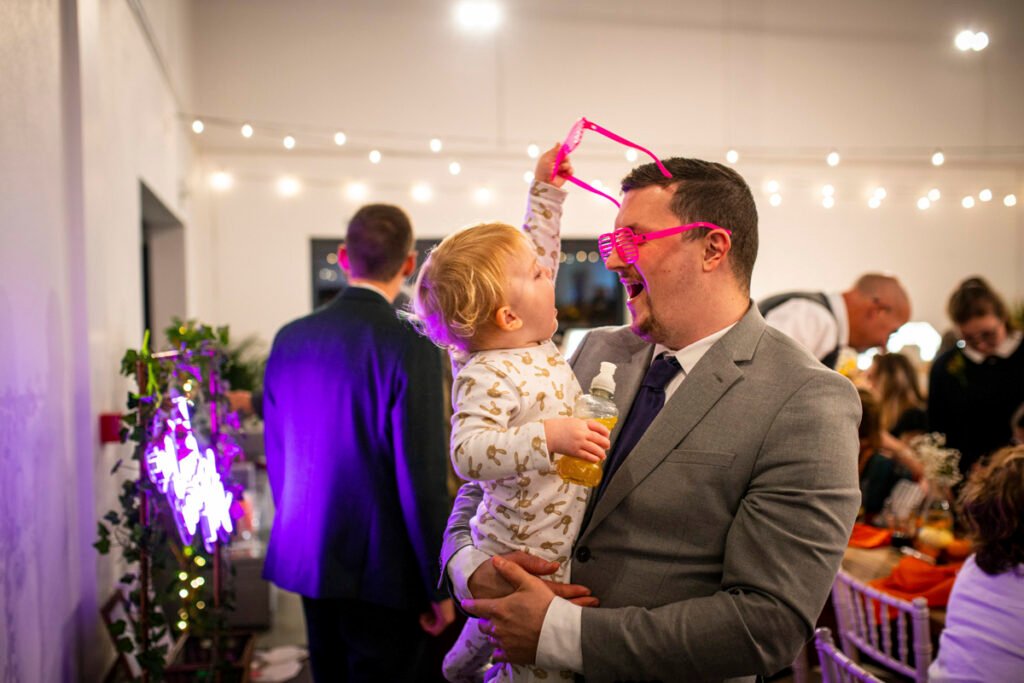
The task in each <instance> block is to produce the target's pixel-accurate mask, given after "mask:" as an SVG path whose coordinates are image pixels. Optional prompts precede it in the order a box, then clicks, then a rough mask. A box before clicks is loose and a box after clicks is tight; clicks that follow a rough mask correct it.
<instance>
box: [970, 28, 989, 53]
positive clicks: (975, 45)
mask: <svg viewBox="0 0 1024 683" xmlns="http://www.w3.org/2000/svg"><path fill="white" fill-rule="evenodd" d="M986 47H988V34H987V33H985V32H984V31H978V32H977V33H975V34H974V37H973V38H972V39H971V49H972V50H974V51H975V52H981V51H982V50H984V49H985V48H986Z"/></svg>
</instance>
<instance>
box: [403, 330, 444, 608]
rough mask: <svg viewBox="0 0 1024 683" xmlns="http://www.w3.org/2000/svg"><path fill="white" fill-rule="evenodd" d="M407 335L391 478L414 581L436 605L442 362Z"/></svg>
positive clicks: (436, 352) (441, 480) (439, 596)
mask: <svg viewBox="0 0 1024 683" xmlns="http://www.w3.org/2000/svg"><path fill="white" fill-rule="evenodd" d="M409 334H410V339H411V342H410V343H409V344H408V347H407V349H406V353H405V355H404V358H403V359H402V371H401V372H399V373H397V379H396V385H397V386H396V391H395V400H394V403H393V404H392V409H391V424H392V434H394V439H395V479H396V483H397V486H398V496H399V501H400V504H401V508H402V516H403V518H404V520H405V527H406V530H407V532H408V534H409V540H410V541H411V543H412V547H413V549H414V550H415V552H416V561H417V564H418V565H419V571H420V576H421V578H422V579H423V585H424V588H425V589H426V591H427V595H429V596H430V598H431V600H433V601H435V602H436V601H438V600H441V599H443V598H444V597H445V596H444V594H443V593H442V592H441V591H439V590H438V588H437V584H438V576H437V569H436V566H437V565H435V564H434V560H435V558H436V557H437V556H438V553H439V552H440V549H441V538H442V533H443V531H444V524H445V518H446V516H447V514H448V493H447V489H446V483H445V477H446V467H445V460H446V444H445V436H444V413H443V410H444V396H443V381H444V380H443V375H442V365H441V363H442V359H441V353H440V350H439V349H438V348H437V347H435V346H434V345H433V344H431V343H430V342H429V341H427V340H426V339H425V338H423V337H420V336H418V335H415V334H413V333H411V332H410V333H409Z"/></svg>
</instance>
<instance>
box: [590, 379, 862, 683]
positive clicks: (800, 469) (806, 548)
mask: <svg viewBox="0 0 1024 683" xmlns="http://www.w3.org/2000/svg"><path fill="white" fill-rule="evenodd" d="M859 421H860V403H859V400H858V398H857V394H856V391H855V390H854V388H853V385H852V384H850V382H849V381H848V380H846V379H845V378H843V377H841V376H840V375H838V374H834V373H824V372H822V373H815V375H814V377H813V378H812V379H811V380H809V381H808V382H807V383H805V384H804V385H803V386H802V387H801V388H800V389H798V390H797V391H796V392H795V393H794V394H793V395H792V396H791V397H790V399H789V400H788V401H787V402H786V403H785V404H784V405H783V407H782V409H781V410H780V411H779V413H778V414H777V415H776V417H775V419H774V421H773V423H772V425H771V426H770V428H769V429H768V431H767V432H766V433H765V437H764V441H763V444H762V446H761V449H760V451H759V454H758V458H757V460H756V462H755V465H754V468H753V470H752V472H751V479H750V483H749V486H748V490H747V493H746V495H745V496H744V498H743V499H742V500H741V502H740V505H739V509H738V510H737V511H736V515H735V518H734V521H733V523H732V525H731V526H730V528H729V531H728V534H727V537H726V545H725V553H724V557H723V567H722V586H721V589H720V590H719V591H718V592H717V593H715V594H713V595H710V596H707V597H701V598H694V599H691V600H684V601H680V602H676V603H672V604H667V605H664V606H661V607H657V608H653V609H646V608H640V607H624V608H615V609H602V608H596V609H595V608H585V609H584V610H583V623H582V640H583V663H584V666H583V668H584V671H583V673H584V674H586V675H587V678H588V680H589V679H590V677H591V676H592V675H593V676H595V680H599V681H604V680H614V679H618V678H629V679H642V680H647V679H662V680H695V679H701V680H703V679H722V678H729V677H733V676H740V675H749V674H751V673H753V672H759V673H761V674H771V673H774V672H776V671H778V670H780V669H782V668H783V667H785V666H787V665H788V664H789V663H790V662H792V660H793V657H794V656H795V655H796V653H797V652H798V651H799V648H800V647H802V646H803V644H804V643H806V642H807V641H808V640H809V639H810V637H811V633H812V630H813V627H814V623H815V620H816V619H817V617H818V614H819V613H820V611H821V608H822V606H823V605H824V603H825V600H826V598H827V597H828V593H829V590H830V588H831V586H832V582H833V580H834V578H835V575H836V572H837V571H838V569H839V564H840V561H841V560H842V555H843V550H844V548H845V547H846V543H847V540H848V539H849V536H850V531H851V529H852V528H853V521H854V518H855V517H856V514H857V508H858V506H859V504H860V491H859V490H858V486H857V452H858V443H859V442H858V437H857V425H858V423H859ZM689 504H698V503H696V502H690V503H689ZM609 643H613V644H614V645H615V646H614V647H610V646H609Z"/></svg>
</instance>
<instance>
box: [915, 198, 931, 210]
mask: <svg viewBox="0 0 1024 683" xmlns="http://www.w3.org/2000/svg"><path fill="white" fill-rule="evenodd" d="M931 205H932V202H931V200H930V199H928V198H927V197H921V198H920V199H918V200H917V208H919V209H921V210H922V211H924V210H925V209H927V208H928V207H929V206H931Z"/></svg>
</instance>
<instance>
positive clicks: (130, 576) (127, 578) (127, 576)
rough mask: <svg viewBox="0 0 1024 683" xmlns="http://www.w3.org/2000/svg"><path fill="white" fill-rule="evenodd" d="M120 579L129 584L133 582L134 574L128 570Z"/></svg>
mask: <svg viewBox="0 0 1024 683" xmlns="http://www.w3.org/2000/svg"><path fill="white" fill-rule="evenodd" d="M120 581H121V583H123V584H125V585H127V586H130V585H132V584H133V583H135V574H133V573H132V572H128V573H127V574H125V575H124V576H122V577H121V579H120Z"/></svg>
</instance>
